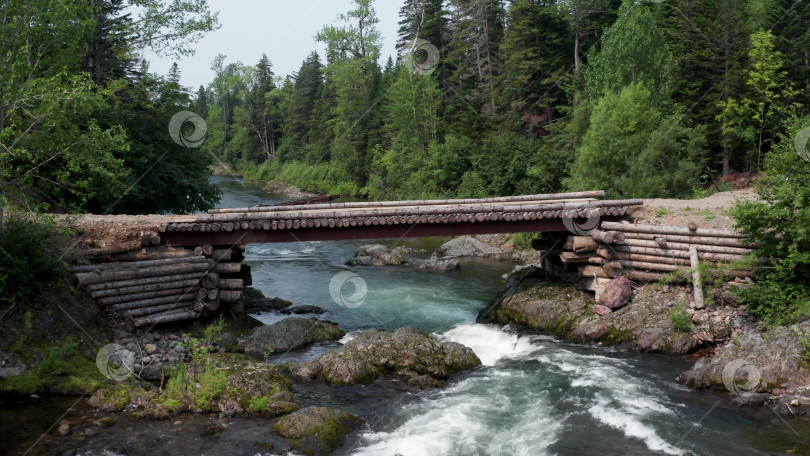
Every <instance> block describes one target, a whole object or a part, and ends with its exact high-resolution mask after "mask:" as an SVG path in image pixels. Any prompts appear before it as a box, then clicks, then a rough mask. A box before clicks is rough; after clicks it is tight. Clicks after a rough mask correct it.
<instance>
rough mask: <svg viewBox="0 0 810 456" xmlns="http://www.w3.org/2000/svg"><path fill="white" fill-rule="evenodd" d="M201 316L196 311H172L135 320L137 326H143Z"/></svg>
mask: <svg viewBox="0 0 810 456" xmlns="http://www.w3.org/2000/svg"><path fill="white" fill-rule="evenodd" d="M199 316H200V313H199V312H194V311H182V312H179V313H170V314H167V315H160V314H157V315H152V316H149V317H144V318H139V319H137V320H135V326H137V327H142V326H150V325H157V324H161V323H171V322H175V321H183V320H193V319H195V318H198V317H199Z"/></svg>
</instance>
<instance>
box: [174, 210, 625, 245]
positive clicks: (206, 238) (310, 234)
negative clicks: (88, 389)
mask: <svg viewBox="0 0 810 456" xmlns="http://www.w3.org/2000/svg"><path fill="white" fill-rule="evenodd" d="M618 220H620V217H612V216H604V217H602V221H618ZM574 222H575V226H584V225H585V224H586V222H587V220H586V219H576V220H574ZM577 224H578V225H577ZM564 231H568V228H567V227H566V226H565V224H564V223H563V221H562V219H559V218H557V219H543V220H522V221H513V222H503V221H492V222H490V221H487V222H476V223H469V222H465V223H417V224H410V225H370V226H362V227H361V226H358V227H351V228H325V227H320V228H314V227H313V228H302V229H293V230H288V229H277V230H239V231H237V230H234V231H230V232H227V231H219V232H204V233H203V232H199V231H172V232H166V233H163V234H162V235H161V236H162V237H163V242H164V243H165V244H166V245H169V246H198V245H204V244H210V245H235V244H269V243H276V242H303V241H340V240H351V239H398V238H403V237H432V236H462V235H473V234H497V233H534V232H564Z"/></svg>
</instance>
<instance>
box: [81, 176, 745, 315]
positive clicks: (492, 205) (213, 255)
mask: <svg viewBox="0 0 810 456" xmlns="http://www.w3.org/2000/svg"><path fill="white" fill-rule="evenodd" d="M603 196H604V192H603V191H589V192H575V193H558V194H543V195H523V196H511V197H500V198H485V199H455V200H423V201H383V202H351V203H332V204H329V203H316V204H294V205H272V206H252V207H247V208H236V209H214V210H211V211H208V213H207V214H196V215H180V216H162V217H159V218H158V219H157V221H156V222H152V223H151V224H149V225H148V226H141V227H143V228H145V229H143V230H142V231H140V232H138V234H137V235H130V236H129V237H128V238H127V241H126V242H121V243H118V244H115V245H111V244H110V243H106V244H105V243H103V242H98V241H95V240H92V239H87V238H88V237H92V233H91V232H85V244H86V246H85V247H88V246H89V247H95V248H84V249H77V251H76V252H74V253H72V254H71V255H70V258H72V259H74V260H77V261H76V265H75V266H72V267H71V268H70V269H69V270H70V272H71V273H73V274H74V275H75V277H76V281H77V283H78V284H79V285H80V286H82V287H84V288H85V289H86V290H87V291H88V292H89V293H90V295H91V296H92V297H93V298H94V299H96V301H97V303H98V304H99V305H100V306H103V307H105V308H107V309H109V310H110V311H111V312H113V313H114V314H116V315H118V316H120V317H124V318H125V319H127V320H128V321H129V322H130V323H132V324H134V325H135V326H148V325H154V324H160V323H167V322H176V321H183V320H191V319H195V318H199V317H200V316H204V315H209V314H212V313H215V312H221V311H223V310H224V311H230V312H241V311H242V310H243V308H244V305H243V301H242V289H243V288H244V287H247V286H250V285H251V274H250V266H249V265H247V264H244V263H243V260H244V252H245V250H246V247H247V245H248V244H252V243H273V242H301V241H316V240H317V241H323V240H346V239H382V238H403V237H422V236H458V235H471V234H491V233H520V232H542V233H549V239H552V240H553V239H557V240H560V239H565V241H566V242H565V243H564V245H563V247H564V248H563V249H561V250H560V253H559V256H558V255H551V257H553V258H551V259H549V257H550V256H549V255H546V256H545V257H546V260H547V261H546V262H547V264H546V265H545V266H546V268H547V269H549V270H550V271H552V272H554V273H557V275H560V276H562V277H565V276H566V275H568V274H570V273H571V272H572V270H571V268H572V267H573V268H575V269H574V271H573V272H574V273H575V274H576V275H577V277H580V276H583V277H584V278H585V279H586V280H588V279H589V278H590V275H591V274H592V273H595V277H593V279H594V280H603V279H609V278H612V277H613V276H616V275H617V274H630V273H631V272H637V273H638V274H636V275H633V276H631V277H633V278H635V279H644V278H646V279H652V278H653V276H644V275H641V274H644V273H649V272H646V271H648V270H653V271H661V270H662V269H660V268H658V269H656V267H658V266H656V267H649V265H650V264H656V265H661V266H660V267H666V268H670V267H671V268H675V267H677V265H680V264H682V263H683V262H685V261H686V262H688V261H690V260H687V259H684V258H683V256H682V253H683V249H682V248H681V246H680V245H676V244H684V245H692V244H695V245H700V246H709V244H701V243H698V242H693V241H695V240H696V239H697V238H698V237H700V238H704V237H707V236H714V235H716V234H717V233H714V234H711V235H710V234H709V233H703V232H692V233H691V234H690V233H686V232H684V233H683V234H679V236H686V237H687V238H689V239H686V238H684V239H680V238H669V239H667V238H666V236H669V235H668V234H666V233H663V234H662V235H661V236H660V237H664V238H665V240H667V241H671V242H672V244H670V245H669V246H668V249H662V248H661V247H662V246H661V245H660V244H656V245H658V248H657V250H656V248H655V247H653V246H652V245H649V246H648V245H647V244H645V245H641V244H637V243H636V241H638V242H640V243H641V242H643V243H649V242H652V243H656V242H657V238H655V237H653V238H649V235H650V233H648V232H641V233H640V234H638V235H636V234H633V235H630V236H628V235H627V234H629V233H631V232H633V231H632V229H631V228H628V227H629V226H634V225H628V224H626V223H619V222H621V221H622V220H624V218H625V217H626V216H629V215H631V214H632V213H633V212H634V211H635V210H637V209H638V208H639V207H640V206H642V205H643V201H641V200H601V199H599V198H601V197H603ZM583 230H587V231H588V233H590V234H587V235H586V236H582V235H581V234H582V231H583ZM79 231H80V232H81V231H82V229H81V228H80V229H79ZM616 233H625V234H616ZM633 233H635V232H633ZM569 234H580V235H578V236H571V237H570V242H568V241H569V239H568V238H567V237H568V235H569ZM583 238H587V239H589V240H590V241H592V242H587V243H588V246H587V247H585V250H583V248H584V247H582V243H583ZM619 238H621V239H619ZM627 238H630V239H627ZM737 238H739V236H737ZM732 239H736V238H732ZM630 240H633V242H630ZM701 240H703V239H701ZM705 241H706V242H710V241H708V240H705ZM614 244H616V245H615V246H614ZM721 245H722V244H721ZM605 246H612V247H610V248H605ZM566 247H567V248H566ZM727 247H728V248H737V247H738V246H736V245H727ZM554 248H557V247H554ZM631 249H632V250H631ZM635 249H649V250H643V251H639V250H635ZM600 252H601V253H600ZM672 252H677V253H672ZM555 253H556V252H555ZM701 254H702V259H704V260H706V259H714V260H718V261H725V260H726V259H729V258H730V257H726V256H723V255H742V251H741V250H740V251H736V250H735V251H733V252H731V251H730V252H720V251H716V250H707V249H706V248H704V247H701V248H699V255H701ZM638 255H642V256H643V257H639V256H638ZM648 257H655V258H659V260H655V261H653V260H651V259H650V258H648ZM662 258H664V259H662ZM734 258H736V256H735V257H734ZM670 261H671V262H670ZM618 265H621V270H622V271H624V272H622V273H616V272H615V271H616V270H618V267H617V266H618ZM592 268H598V270H596V269H592ZM663 270H664V271H666V270H669V269H663ZM611 271H612V272H611Z"/></svg>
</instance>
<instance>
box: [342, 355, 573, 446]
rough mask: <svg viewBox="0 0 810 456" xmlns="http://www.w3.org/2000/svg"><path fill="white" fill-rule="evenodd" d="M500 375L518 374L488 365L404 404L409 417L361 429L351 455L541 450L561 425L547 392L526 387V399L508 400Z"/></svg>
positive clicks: (554, 439) (554, 436)
mask: <svg viewBox="0 0 810 456" xmlns="http://www.w3.org/2000/svg"><path fill="white" fill-rule="evenodd" d="M504 376H510V377H515V376H520V374H515V373H505V372H503V371H500V372H499V371H497V370H496V369H494V368H492V369H489V370H488V371H487V372H486V373H483V374H481V375H478V376H475V377H471V378H468V379H465V380H463V381H461V382H459V383H458V384H456V385H453V386H451V387H449V388H448V389H447V390H445V391H441V392H436V393H433V394H431V395H430V396H429V397H428V398H425V400H423V401H420V402H417V403H415V404H411V405H408V406H406V407H404V408H403V409H402V410H401V411H400V414H404V415H406V416H408V418H407V419H406V420H405V421H404V422H403V423H402V424H400V425H399V426H398V427H397V428H396V429H394V430H391V431H388V432H368V433H366V434H364V435H363V436H362V437H361V439H362V440H361V442H362V447H361V448H358V449H357V450H356V451H355V452H354V453H353V454H355V455H394V454H399V455H402V456H417V455H418V456H422V455H459V456H461V455H463V456H467V455H471V454H487V455H493V456H509V455H541V454H545V449H546V448H547V447H548V446H549V445H551V444H552V443H554V442H555V441H556V439H557V435H558V432H559V430H560V429H561V427H562V424H561V423H559V420H557V419H556V418H555V417H554V416H553V414H552V413H551V412H552V411H551V408H550V407H549V404H548V399H547V398H548V396H547V394H545V393H544V392H542V391H535V392H531V393H529V396H531V398H530V399H531V400H530V401H528V403H523V404H520V405H518V404H513V403H512V401H511V400H510V398H509V397H508V396H507V395H506V394H503V393H499V392H498V389H499V387H501V388H502V385H503V384H502V382H503V381H504V379H503V377H504ZM516 380H517V381H520V379H516ZM493 390H494V391H493ZM485 393H490V394H485Z"/></svg>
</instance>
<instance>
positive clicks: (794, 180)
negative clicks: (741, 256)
mask: <svg viewBox="0 0 810 456" xmlns="http://www.w3.org/2000/svg"><path fill="white" fill-rule="evenodd" d="M807 125H810V118H806V119H803V120H794V121H792V122H791V124H790V125H789V126H788V128H787V132H788V133H787V134H785V135H782V136H781V137H780V138H779V142H778V144H776V146H775V147H774V148H773V149H772V151H771V152H770V153H769V154H768V155H766V156H765V170H764V176H763V178H762V179H760V181H759V183H758V193H759V200H758V201H742V202H739V203H738V204H737V206H736V207H735V208H734V209H733V210H732V212H731V213H732V215H733V216H734V219H735V220H736V222H737V227H738V229H739V230H740V231H742V232H743V233H744V234H746V235H748V241H750V242H756V243H760V248H759V249H757V251H755V252H754V255H756V256H760V257H767V258H771V259H772V260H773V266H772V267H768V268H761V269H758V270H755V279H756V281H757V285H756V286H753V287H746V288H743V289H741V290H740V291H739V297H740V300H741V302H742V303H743V304H746V305H748V308H749V309H750V310H751V311H752V312H753V313H755V314H758V315H762V316H763V317H764V318H765V320H766V322H768V323H770V324H786V323H790V322H792V321H796V320H800V319H803V318H807V317H808V316H810V282H808V281H807V277H808V276H809V275H810V230H808V226H810V204H808V202H810V162H808V161H806V160H802V159H800V157H799V156H798V154H797V152H796V148H795V145H794V138H796V137H797V136H798V133H799V131H801V129H802V128H803V127H804V126H807Z"/></svg>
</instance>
